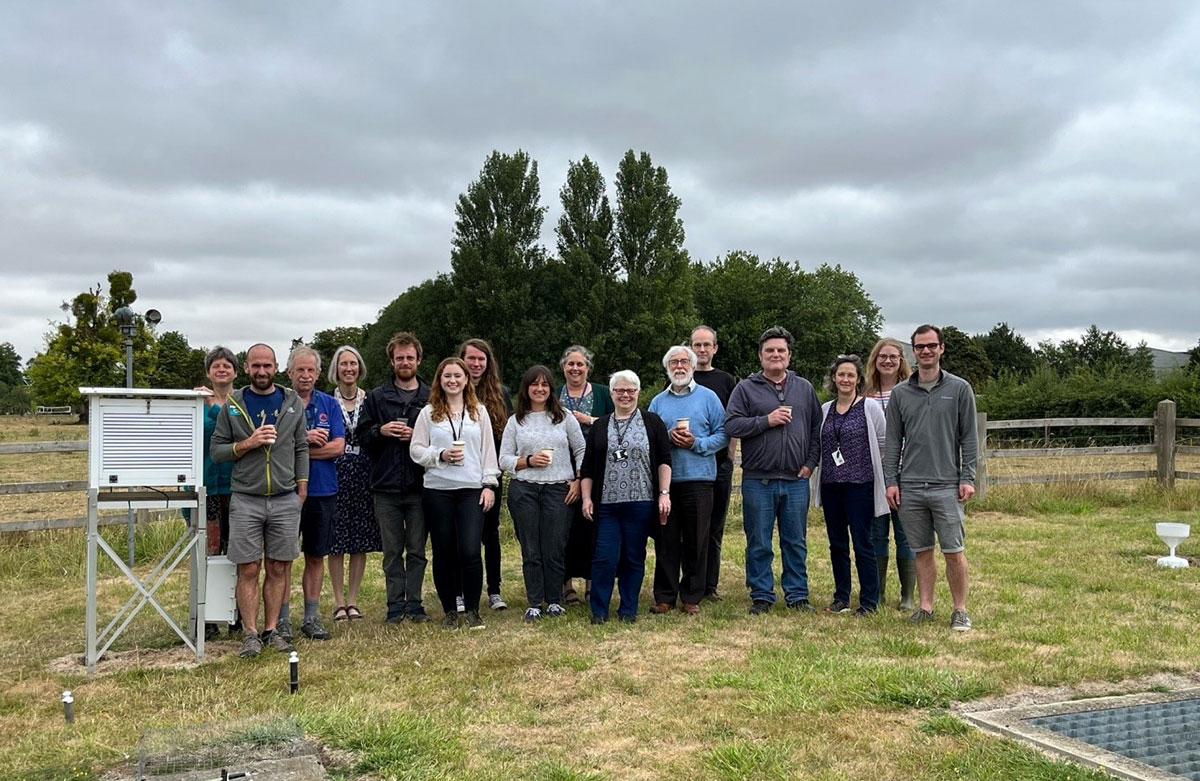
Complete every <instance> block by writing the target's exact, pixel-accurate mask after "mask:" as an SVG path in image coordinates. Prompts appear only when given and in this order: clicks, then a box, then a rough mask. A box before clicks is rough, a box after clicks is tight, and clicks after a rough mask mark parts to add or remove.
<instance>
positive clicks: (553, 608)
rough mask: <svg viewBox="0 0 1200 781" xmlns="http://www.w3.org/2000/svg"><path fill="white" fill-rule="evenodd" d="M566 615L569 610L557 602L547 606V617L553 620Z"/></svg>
mask: <svg viewBox="0 0 1200 781" xmlns="http://www.w3.org/2000/svg"><path fill="white" fill-rule="evenodd" d="M566 614H567V609H566V608H565V607H563V606H562V605H560V604H558V603H557V602H551V603H550V604H549V605H546V615H548V616H550V617H551V618H558V617H559V616H565V615H566Z"/></svg>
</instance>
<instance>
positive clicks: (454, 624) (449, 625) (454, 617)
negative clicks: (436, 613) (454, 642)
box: [442, 613, 458, 629]
mask: <svg viewBox="0 0 1200 781" xmlns="http://www.w3.org/2000/svg"><path fill="white" fill-rule="evenodd" d="M442 629H458V613H447V614H446V615H444V616H442Z"/></svg>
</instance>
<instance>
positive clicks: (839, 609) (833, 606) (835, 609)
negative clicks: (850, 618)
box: [788, 599, 850, 613]
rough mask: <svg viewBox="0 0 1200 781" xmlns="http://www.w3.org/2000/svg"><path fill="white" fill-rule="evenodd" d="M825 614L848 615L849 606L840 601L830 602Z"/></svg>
mask: <svg viewBox="0 0 1200 781" xmlns="http://www.w3.org/2000/svg"><path fill="white" fill-rule="evenodd" d="M788 607H791V605H788ZM825 612H826V613H849V612H850V605H849V604H847V603H845V602H843V601H841V600H840V599H835V600H834V601H833V602H831V603H830V604H829V607H827V608H825Z"/></svg>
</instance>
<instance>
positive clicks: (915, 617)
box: [908, 608, 933, 624]
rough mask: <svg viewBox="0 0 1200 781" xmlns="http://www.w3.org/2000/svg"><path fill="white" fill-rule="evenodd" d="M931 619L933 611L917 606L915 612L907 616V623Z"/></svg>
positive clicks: (920, 622)
mask: <svg viewBox="0 0 1200 781" xmlns="http://www.w3.org/2000/svg"><path fill="white" fill-rule="evenodd" d="M932 620H933V611H932V610H922V609H921V608H917V612H915V613H913V614H912V615H911V616H909V617H908V623H910V624H924V623H926V622H928V621H932Z"/></svg>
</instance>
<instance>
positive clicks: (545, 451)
mask: <svg viewBox="0 0 1200 781" xmlns="http://www.w3.org/2000/svg"><path fill="white" fill-rule="evenodd" d="M542 455H544V456H545V457H546V458H548V459H550V460H549V461H548V462H547V466H549V465H550V464H553V463H554V448H552V447H544V448H542Z"/></svg>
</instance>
